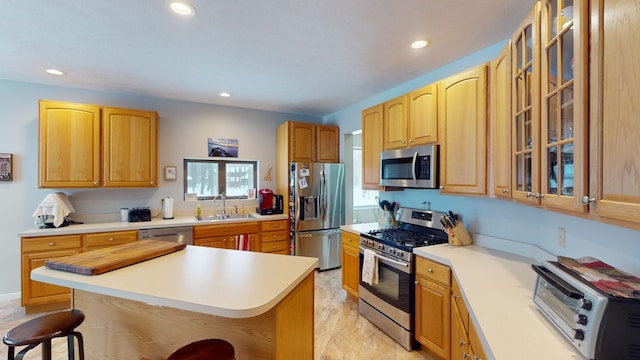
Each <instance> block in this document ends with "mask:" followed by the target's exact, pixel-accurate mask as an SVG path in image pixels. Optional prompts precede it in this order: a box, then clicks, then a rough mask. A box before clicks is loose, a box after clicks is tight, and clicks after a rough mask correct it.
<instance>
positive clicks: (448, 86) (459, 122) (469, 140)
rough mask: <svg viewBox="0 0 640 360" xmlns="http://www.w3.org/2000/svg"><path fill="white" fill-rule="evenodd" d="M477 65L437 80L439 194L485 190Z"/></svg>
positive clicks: (483, 114) (482, 86) (482, 91)
mask: <svg viewBox="0 0 640 360" xmlns="http://www.w3.org/2000/svg"><path fill="white" fill-rule="evenodd" d="M486 76H487V75H486V66H485V65H480V66H477V67H475V68H472V69H469V70H467V71H465V72H462V73H460V74H457V75H454V76H451V77H449V78H447V79H444V80H442V81H441V84H440V95H439V99H438V100H439V107H438V112H439V116H440V124H441V126H442V130H441V136H440V140H441V141H440V184H441V187H440V188H441V192H442V193H443V194H466V195H482V194H486V192H487V186H486V178H487V99H486V95H487V80H486Z"/></svg>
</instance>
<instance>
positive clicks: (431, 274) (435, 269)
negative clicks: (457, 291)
mask: <svg viewBox="0 0 640 360" xmlns="http://www.w3.org/2000/svg"><path fill="white" fill-rule="evenodd" d="M416 274H417V275H418V276H423V277H425V278H427V279H430V280H433V281H437V282H439V283H441V284H443V285H446V286H450V285H451V270H450V269H449V267H448V266H446V265H442V264H440V263H437V262H435V261H432V260H428V259H425V258H422V257H419V256H416Z"/></svg>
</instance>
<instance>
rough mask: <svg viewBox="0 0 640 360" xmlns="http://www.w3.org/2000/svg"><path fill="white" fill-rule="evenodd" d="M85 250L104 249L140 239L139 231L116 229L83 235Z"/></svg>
mask: <svg viewBox="0 0 640 360" xmlns="http://www.w3.org/2000/svg"><path fill="white" fill-rule="evenodd" d="M82 237H83V239H84V241H83V244H82V245H83V251H92V250H98V249H104V248H107V247H111V246H116V245H122V244H127V243H130V242H134V241H138V231H137V230H131V231H116V232H113V231H112V232H103V233H95V234H85V235H82Z"/></svg>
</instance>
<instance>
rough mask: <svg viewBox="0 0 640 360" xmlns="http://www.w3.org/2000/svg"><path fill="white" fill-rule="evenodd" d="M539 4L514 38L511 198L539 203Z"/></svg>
mask: <svg viewBox="0 0 640 360" xmlns="http://www.w3.org/2000/svg"><path fill="white" fill-rule="evenodd" d="M539 32H540V3H536V5H535V6H534V7H533V9H531V12H530V13H529V15H527V17H526V18H525V19H524V20H523V22H522V23H521V24H520V26H519V27H518V30H517V31H516V32H515V33H514V34H513V36H512V37H511V44H512V46H511V49H512V50H511V51H512V53H511V78H512V83H511V92H512V93H511V94H512V97H511V108H512V123H511V124H512V126H511V132H512V137H511V138H512V146H511V149H512V155H513V158H512V164H513V166H512V177H511V181H512V187H511V188H512V197H513V198H514V199H517V200H521V201H526V202H530V203H538V202H539V197H536V196H535V194H539V189H540V174H539V169H540V161H539V154H540V150H539V148H540V142H539V136H540V135H539V133H540V113H539V109H540V105H539V93H540V91H539V88H540V45H539V42H540V38H539Z"/></svg>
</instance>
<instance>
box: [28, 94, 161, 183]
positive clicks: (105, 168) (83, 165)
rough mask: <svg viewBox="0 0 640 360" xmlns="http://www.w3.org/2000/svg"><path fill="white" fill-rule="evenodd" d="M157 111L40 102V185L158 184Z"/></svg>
mask: <svg viewBox="0 0 640 360" xmlns="http://www.w3.org/2000/svg"><path fill="white" fill-rule="evenodd" d="M157 127H158V118H157V113H155V112H153V111H140V110H129V109H114V108H100V107H99V106H93V105H84V104H71V103H62V102H53V101H40V119H39V138H38V141H39V159H38V164H39V176H38V180H39V181H38V186H39V187H41V188H76V187H101V186H102V187H156V186H157Z"/></svg>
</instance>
